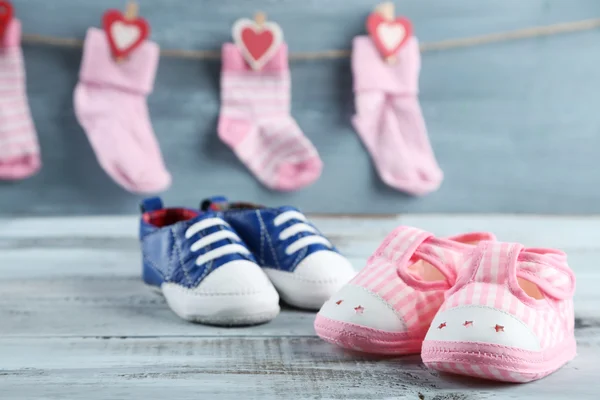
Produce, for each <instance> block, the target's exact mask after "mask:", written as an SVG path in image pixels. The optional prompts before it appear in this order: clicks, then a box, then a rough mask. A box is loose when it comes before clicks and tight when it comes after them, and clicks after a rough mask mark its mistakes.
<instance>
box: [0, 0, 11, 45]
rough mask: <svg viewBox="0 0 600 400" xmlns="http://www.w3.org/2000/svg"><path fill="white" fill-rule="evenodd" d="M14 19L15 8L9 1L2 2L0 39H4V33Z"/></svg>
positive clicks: (0, 6) (0, 3)
mask: <svg viewBox="0 0 600 400" xmlns="http://www.w3.org/2000/svg"><path fill="white" fill-rule="evenodd" d="M12 18H13V6H12V4H10V2H8V1H4V0H2V1H0V38H4V33H5V32H6V28H8V24H9V23H10V21H11V20H12Z"/></svg>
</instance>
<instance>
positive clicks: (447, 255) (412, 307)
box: [350, 226, 470, 336]
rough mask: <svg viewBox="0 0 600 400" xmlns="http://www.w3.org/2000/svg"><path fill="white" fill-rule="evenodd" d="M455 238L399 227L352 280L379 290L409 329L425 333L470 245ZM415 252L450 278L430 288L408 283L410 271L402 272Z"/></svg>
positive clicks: (353, 282) (415, 332)
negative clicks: (440, 237)
mask: <svg viewBox="0 0 600 400" xmlns="http://www.w3.org/2000/svg"><path fill="white" fill-rule="evenodd" d="M454 239H455V240H446V239H437V238H435V237H433V235H432V234H430V233H428V232H425V231H422V230H420V229H417V228H412V227H405V226H403V227H400V228H398V229H396V230H395V231H394V232H393V233H392V234H391V235H390V236H388V239H386V241H384V242H383V243H382V244H381V246H380V247H379V249H378V250H377V251H376V252H375V254H374V255H373V256H371V258H370V259H369V261H368V262H367V267H365V269H363V270H362V271H361V272H360V273H359V274H358V275H357V276H356V277H355V278H354V279H353V280H352V281H350V284H351V285H358V286H362V287H364V288H365V289H368V290H369V291H371V292H373V293H377V294H378V295H379V296H381V298H382V299H384V300H385V301H386V302H388V303H389V304H390V305H391V306H392V307H393V308H394V310H396V312H397V313H398V314H399V315H402V316H403V319H404V322H405V324H406V326H407V328H408V329H407V330H408V331H410V332H413V334H415V335H416V336H424V335H425V332H426V331H427V329H428V328H429V323H430V322H431V319H432V318H433V316H434V315H435V314H436V313H437V311H438V309H439V307H440V306H441V305H442V303H443V301H444V293H445V291H446V290H447V289H449V288H450V286H451V284H452V283H453V281H452V280H453V279H455V277H456V272H455V271H456V269H457V268H458V267H460V265H461V261H462V256H463V253H464V252H465V251H467V250H468V249H470V246H463V245H461V242H459V241H457V240H456V238H454ZM415 254H416V255H417V256H418V258H422V259H426V260H428V261H430V262H431V263H432V264H436V266H437V267H438V269H440V270H441V271H443V272H445V273H446V275H447V277H448V279H449V280H450V282H448V281H439V282H436V285H437V290H435V289H436V288H435V287H432V288H431V289H434V290H427V291H424V290H419V289H420V288H418V287H414V286H415V285H409V284H410V283H412V282H411V281H410V278H411V275H410V274H406V273H404V274H402V272H403V271H404V272H406V267H407V266H408V265H409V264H410V262H409V261H410V260H411V258H414V256H415ZM436 260H437V262H436ZM398 270H400V274H399V273H398V272H399V271H398ZM403 275H404V276H403ZM403 278H404V279H403ZM407 281H408V282H407ZM417 282H418V281H415V283H417ZM426 286H427V283H425V287H424V288H425V289H429V288H427V287H426Z"/></svg>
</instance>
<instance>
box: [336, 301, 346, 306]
mask: <svg viewBox="0 0 600 400" xmlns="http://www.w3.org/2000/svg"><path fill="white" fill-rule="evenodd" d="M343 301H344V300H338V301H336V302H335V304H337V305H338V306H339V305H340V304H342V302H343Z"/></svg>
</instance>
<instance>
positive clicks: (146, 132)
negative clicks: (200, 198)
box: [75, 28, 171, 193]
mask: <svg viewBox="0 0 600 400" xmlns="http://www.w3.org/2000/svg"><path fill="white" fill-rule="evenodd" d="M158 54H159V49H158V46H157V45H156V43H153V42H150V41H146V42H145V43H144V44H143V45H142V46H141V47H139V48H138V49H137V50H136V51H134V52H133V53H132V54H131V55H130V56H129V58H128V59H126V60H125V61H123V62H122V63H119V64H118V63H116V62H115V60H114V59H113V57H112V55H111V53H110V50H109V47H108V42H107V40H106V35H105V33H104V32H103V31H102V30H100V29H96V28H90V29H89V30H88V32H87V36H86V38H85V44H84V49H83V60H82V63H81V70H80V72H79V83H78V84H77V87H76V88H75V114H76V116H77V119H78V120H79V123H80V124H81V126H82V127H83V129H84V130H85V132H86V134H87V136H88V139H89V141H90V143H91V145H92V148H93V149H94V152H95V153H96V158H97V159H98V162H99V163H100V165H101V166H102V168H103V169H104V170H105V171H106V173H108V175H110V176H111V177H112V178H113V179H114V180H115V182H117V183H118V184H119V185H121V186H122V187H124V188H125V189H127V190H129V191H131V192H134V193H155V192H161V191H163V190H165V189H166V188H167V187H169V185H170V184H171V175H170V174H169V172H168V171H167V170H166V168H165V165H164V162H163V159H162V155H161V153H160V148H159V146H158V142H157V141H156V138H155V136H154V131H153V130H152V125H151V124H150V116H149V115H148V106H147V105H146V101H145V100H146V96H147V95H148V94H149V93H151V92H152V87H153V85H154V77H155V75H156V68H157V66H158Z"/></svg>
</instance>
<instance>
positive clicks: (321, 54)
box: [22, 18, 600, 60]
mask: <svg viewBox="0 0 600 400" xmlns="http://www.w3.org/2000/svg"><path fill="white" fill-rule="evenodd" d="M597 28H600V18H594V19H587V20H582V21H575V22H563V23H558V24H552V25H546V26H538V27H532V28H524V29H517V30H514V31H508V32H501V33H491V34H486V35H479V36H472V37H467V38H460V39H448V40H442V41H438V42H430V43H427V42H425V43H421V52H427V51H440V50H450V49H457V48H464V47H472V46H478V45H484V44H490V43H499V42H506V41H511V40H518V39H528V38H536V37H543V36H552V35H558V34H562V33H571V32H581V31H588V30H592V29H597ZM22 41H23V43H24V44H40V45H47V46H56V47H71V48H79V47H82V45H83V41H82V40H80V39H74V38H60V37H53V36H44V35H36V34H24V35H23V39H22ZM160 54H161V56H164V57H174V58H190V59H199V60H217V59H219V58H220V57H221V52H220V51H213V50H185V49H163V50H161V52H160ZM349 56H350V51H349V50H323V51H315V52H297V53H291V54H290V59H291V60H319V59H336V58H347V57H349Z"/></svg>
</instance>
